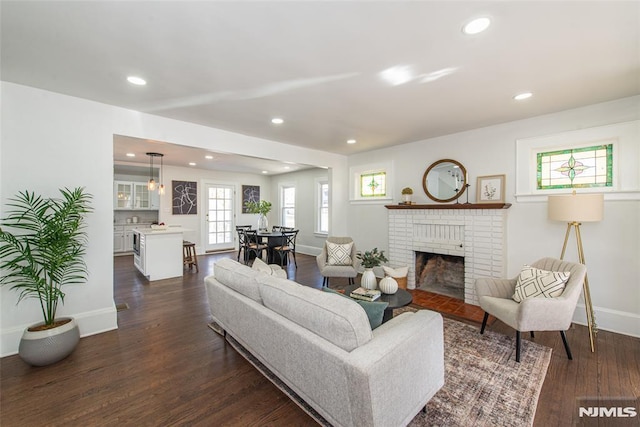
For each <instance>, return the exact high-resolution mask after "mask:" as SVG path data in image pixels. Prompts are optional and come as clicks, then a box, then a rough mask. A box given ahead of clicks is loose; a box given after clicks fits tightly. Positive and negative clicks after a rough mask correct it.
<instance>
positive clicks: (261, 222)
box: [258, 214, 269, 231]
mask: <svg viewBox="0 0 640 427" xmlns="http://www.w3.org/2000/svg"><path fill="white" fill-rule="evenodd" d="M268 229H269V221H267V216H266V215H263V214H258V231H267V230H268Z"/></svg>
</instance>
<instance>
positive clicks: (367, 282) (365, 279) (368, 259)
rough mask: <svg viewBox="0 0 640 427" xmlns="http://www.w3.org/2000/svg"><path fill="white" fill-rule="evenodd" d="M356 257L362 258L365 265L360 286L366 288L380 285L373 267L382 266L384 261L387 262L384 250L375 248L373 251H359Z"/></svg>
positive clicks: (361, 262)
mask: <svg viewBox="0 0 640 427" xmlns="http://www.w3.org/2000/svg"><path fill="white" fill-rule="evenodd" d="M356 258H358V259H359V260H360V264H362V266H363V267H364V273H362V278H361V279H360V286H362V287H363V288H366V289H375V288H376V287H377V286H378V283H377V281H376V275H375V274H374V273H373V267H378V266H380V265H381V264H382V263H383V262H387V261H388V259H387V257H385V256H384V251H378V248H373V250H371V251H365V252H364V253H363V252H358V253H357V254H356Z"/></svg>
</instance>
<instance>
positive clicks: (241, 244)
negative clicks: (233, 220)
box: [236, 225, 251, 264]
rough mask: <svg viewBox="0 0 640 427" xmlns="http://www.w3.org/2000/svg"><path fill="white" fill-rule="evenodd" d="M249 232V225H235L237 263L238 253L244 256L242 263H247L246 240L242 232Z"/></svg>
mask: <svg viewBox="0 0 640 427" xmlns="http://www.w3.org/2000/svg"><path fill="white" fill-rule="evenodd" d="M245 230H251V226H250V225H236V232H237V233H238V262H240V252H243V254H244V258H243V259H244V263H245V264H246V263H247V239H246V236H245V234H244V233H243V231H245Z"/></svg>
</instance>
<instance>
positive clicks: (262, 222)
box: [244, 200, 271, 231]
mask: <svg viewBox="0 0 640 427" xmlns="http://www.w3.org/2000/svg"><path fill="white" fill-rule="evenodd" d="M244 205H245V207H246V208H247V211H248V212H249V213H252V214H258V215H259V216H258V230H259V231H266V230H267V229H268V228H269V223H268V222H267V214H268V213H269V212H271V202H267V201H266V200H260V201H258V202H256V201H253V200H251V201H249V202H246V203H245V204H244Z"/></svg>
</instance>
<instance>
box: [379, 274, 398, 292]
mask: <svg viewBox="0 0 640 427" xmlns="http://www.w3.org/2000/svg"><path fill="white" fill-rule="evenodd" d="M378 286H379V287H380V291H381V292H382V293H383V294H389V295H391V294H395V293H396V292H397V291H398V282H396V279H394V278H393V277H389V276H386V277H385V278H384V279H382V280H380V283H379V284H378Z"/></svg>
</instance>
